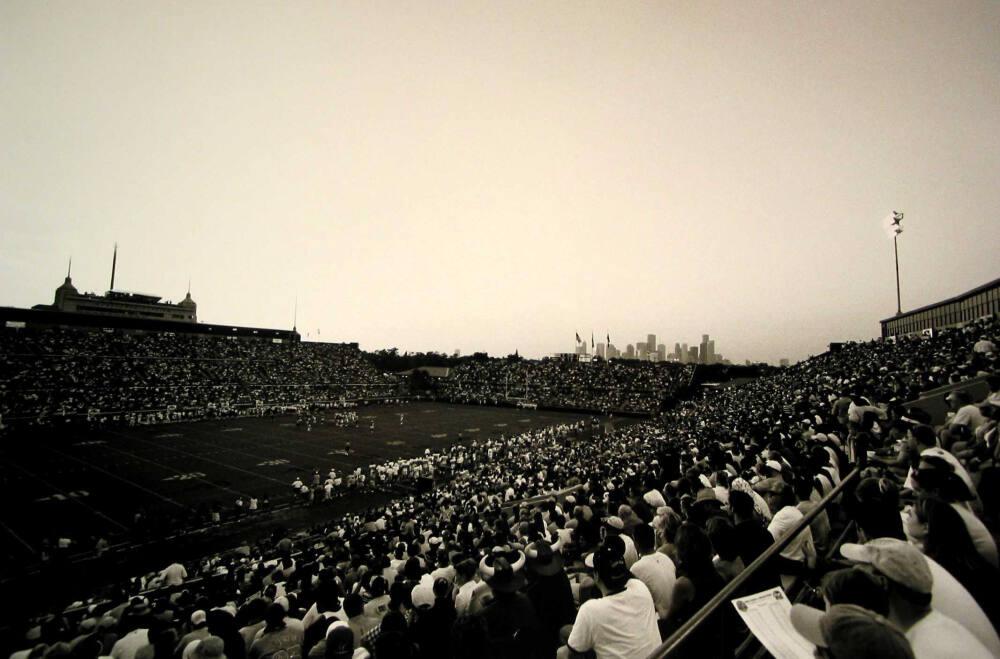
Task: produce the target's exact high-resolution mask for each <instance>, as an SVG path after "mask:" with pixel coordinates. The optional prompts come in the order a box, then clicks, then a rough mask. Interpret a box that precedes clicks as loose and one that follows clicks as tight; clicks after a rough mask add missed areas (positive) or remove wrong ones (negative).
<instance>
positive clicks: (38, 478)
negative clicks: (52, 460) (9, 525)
mask: <svg viewBox="0 0 1000 659" xmlns="http://www.w3.org/2000/svg"><path fill="white" fill-rule="evenodd" d="M7 464H8V465H10V466H11V467H13V468H14V469H17V470H18V471H21V472H23V473H25V474H27V475H28V477H29V478H31V479H32V480H35V481H38V482H39V483H41V484H42V485H45V486H47V487H50V488H52V489H53V490H55V491H56V492H58V493H60V494H62V495H66V494H67V493H66V491H65V490H62V489H60V488H59V487H57V486H55V485H53V484H52V483H50V482H49V481H47V480H45V479H44V478H42V477H41V476H39V475H38V474H36V473H34V472H32V471H30V470H28V469H25V468H24V467H22V466H21V465H18V464H14V463H13V462H12V461H10V460H8V461H7ZM70 501H72V502H73V503H75V504H77V505H79V506H81V507H83V508H86V509H87V510H89V511H90V512H91V513H93V514H95V515H97V516H98V517H100V518H101V519H104V520H107V521H109V522H111V523H112V524H114V525H115V526H117V527H118V528H119V529H121V530H122V531H128V530H129V528H128V527H127V526H125V525H124V524H122V523H120V522H117V521H115V520H113V519H111V518H110V517H108V516H107V515H105V514H104V513H102V512H101V511H100V510H98V509H97V508H94V507H93V506H88V505H87V504H86V503H84V502H83V500H81V499H79V498H76V497H74V498H71V499H70Z"/></svg>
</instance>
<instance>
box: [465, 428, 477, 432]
mask: <svg viewBox="0 0 1000 659" xmlns="http://www.w3.org/2000/svg"><path fill="white" fill-rule="evenodd" d="M465 432H479V428H466V429H465Z"/></svg>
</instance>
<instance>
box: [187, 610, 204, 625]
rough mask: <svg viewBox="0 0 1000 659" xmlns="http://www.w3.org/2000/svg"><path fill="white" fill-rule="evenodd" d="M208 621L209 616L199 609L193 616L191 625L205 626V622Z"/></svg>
mask: <svg viewBox="0 0 1000 659" xmlns="http://www.w3.org/2000/svg"><path fill="white" fill-rule="evenodd" d="M206 619H207V616H206V614H205V612H204V611H202V610H201V609H198V610H197V611H195V612H194V613H192V614H191V624H192V625H196V626H197V625H203V624H205V620H206Z"/></svg>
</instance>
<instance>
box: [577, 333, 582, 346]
mask: <svg viewBox="0 0 1000 659" xmlns="http://www.w3.org/2000/svg"><path fill="white" fill-rule="evenodd" d="M576 342H577V343H583V340H582V339H581V338H580V333H579V332H577V333H576Z"/></svg>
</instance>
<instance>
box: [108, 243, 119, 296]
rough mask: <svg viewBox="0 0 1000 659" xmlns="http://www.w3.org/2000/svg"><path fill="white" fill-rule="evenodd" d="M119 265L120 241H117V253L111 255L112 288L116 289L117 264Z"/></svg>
mask: <svg viewBox="0 0 1000 659" xmlns="http://www.w3.org/2000/svg"><path fill="white" fill-rule="evenodd" d="M116 265H118V243H115V254H114V256H112V257H111V288H110V289H109V290H112V291H113V290H115V266H116Z"/></svg>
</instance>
